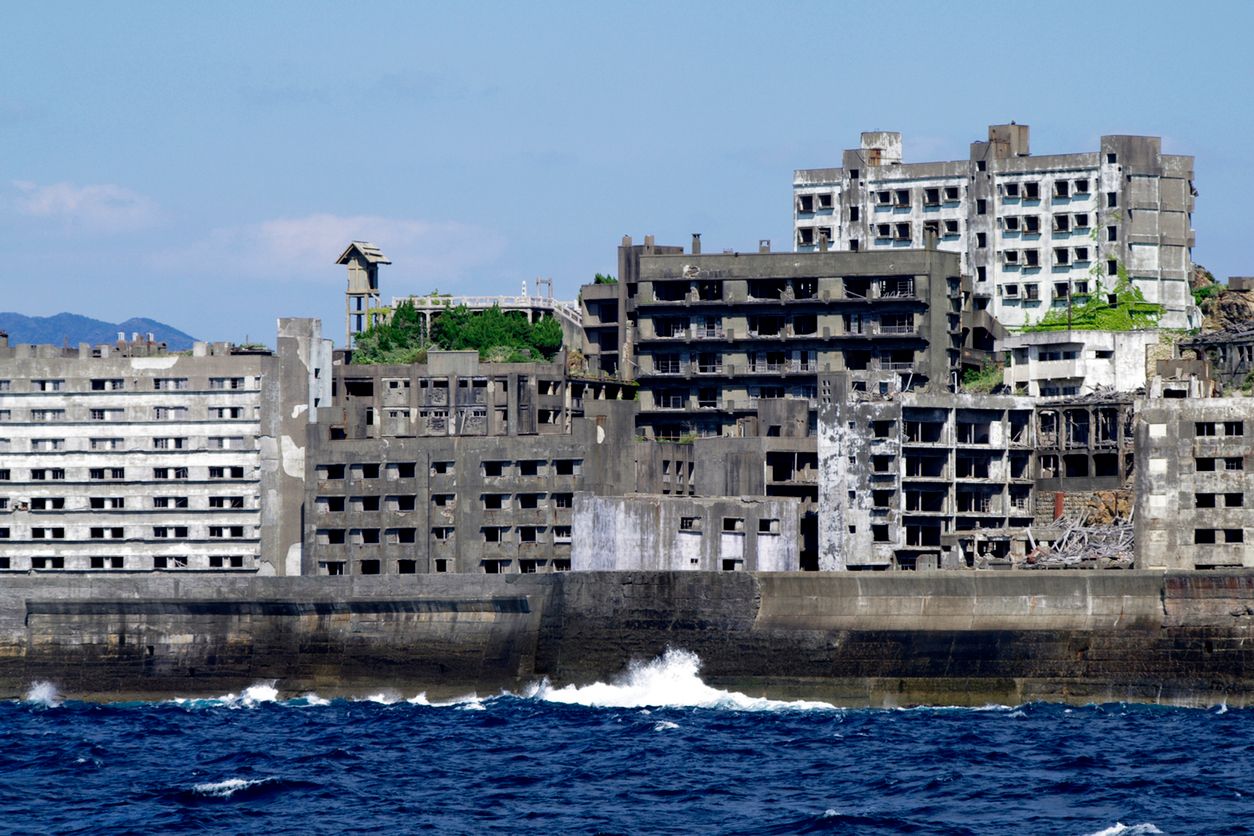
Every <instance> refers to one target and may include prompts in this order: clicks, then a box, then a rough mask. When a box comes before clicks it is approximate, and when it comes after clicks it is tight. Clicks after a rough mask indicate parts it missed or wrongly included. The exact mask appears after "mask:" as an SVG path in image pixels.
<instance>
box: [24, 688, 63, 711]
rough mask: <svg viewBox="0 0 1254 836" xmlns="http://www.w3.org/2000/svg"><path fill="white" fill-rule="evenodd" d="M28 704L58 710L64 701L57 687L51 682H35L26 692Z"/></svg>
mask: <svg viewBox="0 0 1254 836" xmlns="http://www.w3.org/2000/svg"><path fill="white" fill-rule="evenodd" d="M25 701H26V702H28V703H32V704H34V705H39V706H43V707H44V708H56V707H57V706H58V705H60V704H61V703H62V702H63V700H62V699H61V693H60V692H59V691H57V686H55V685H53V684H52V683H51V682H33V683H31V686H30V688H28V689H27V691H26V699H25Z"/></svg>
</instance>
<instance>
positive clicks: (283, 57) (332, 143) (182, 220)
mask: <svg viewBox="0 0 1254 836" xmlns="http://www.w3.org/2000/svg"><path fill="white" fill-rule="evenodd" d="M4 17H5V30H6V38H5V41H6V43H5V48H4V49H3V50H2V51H0V174H2V176H0V249H2V250H3V258H2V259H0V264H2V265H3V266H0V288H3V290H4V298H3V301H0V309H3V310H15V311H18V312H21V313H26V314H32V315H46V314H53V313H57V312H59V311H62V310H70V311H73V312H76V313H83V314H87V315H90V316H96V317H100V318H102V319H108V320H114V321H116V320H121V319H124V318H126V317H129V316H150V317H153V318H155V319H159V320H162V321H165V322H168V323H170V324H171V325H174V326H176V327H179V328H182V329H183V330H185V331H188V332H189V333H192V334H194V335H196V336H198V337H204V338H210V339H235V340H241V339H243V338H244V337H245V336H249V337H251V338H252V339H254V340H257V339H260V340H262V341H267V342H269V341H272V340H273V335H274V320H275V318H276V317H278V316H319V317H322V318H323V320H324V322H325V323H326V325H325V332H327V333H329V334H331V335H332V336H337V335H338V338H339V339H342V333H343V301H342V292H343V285H344V275H343V273H342V272H341V271H342V268H340V267H337V266H336V265H335V264H334V260H335V257H336V256H337V255H338V254H339V252H340V250H341V249H342V248H343V245H344V244H345V243H346V242H347V241H348V240H349V239H350V238H353V237H365V238H367V239H370V240H373V241H375V242H376V243H377V244H379V245H380V247H382V248H383V250H384V252H386V253H387V254H388V255H389V256H390V257H391V258H392V260H393V261H394V264H393V265H392V266H391V267H387V268H384V272H383V273H382V284H383V291H384V296H385V298H390V297H391V296H392V295H394V294H401V293H408V292H419V293H425V292H430V291H431V290H433V289H437V288H438V289H439V290H441V291H446V292H450V291H451V292H461V293H498V292H511V293H513V292H517V289H518V288H519V287H520V285H521V283H522V282H523V281H524V280H527V281H532V280H534V279H535V277H537V276H550V277H552V278H553V280H554V283H555V286H556V290H557V292H558V294H559V295H561V296H566V297H573V296H574V295H575V291H576V288H577V286H578V285H579V284H580V283H581V282H584V281H587V280H589V279H590V278H591V276H592V275H593V274H594V273H596V272H610V271H613V269H614V266H615V247H616V245H617V242H618V240H619V238H620V237H621V236H622V235H623V234H630V235H632V236H634V237H636V238H637V239H639V238H640V237H641V236H643V235H644V234H645V233H654V234H655V235H656V236H657V238H658V240H659V242H667V243H681V244H686V243H687V242H688V239H689V235H690V234H691V233H692V232H701V233H703V241H704V242H705V245H706V248H707V249H716V250H717V249H722V248H725V247H735V248H737V249H751V248H754V247H755V246H756V243H757V241H758V239H759V238H770V239H772V240H773V241H774V242H775V245H776V247H777V248H786V247H788V246H789V241H790V225H791V193H790V184H791V178H792V170H793V169H794V168H808V167H821V166H834V165H839V162H840V153H841V150H842V149H844V148H848V147H854V146H856V145H857V143H858V134H859V132H860V131H863V130H873V129H874V130H899V131H902V132H903V133H904V134H905V154H906V158H907V160H910V161H922V160H929V159H961V158H965V156H966V154H967V145H968V143H969V142H971V141H972V140H975V139H980V138H982V137H983V135H984V133H985V130H986V126H987V125H988V124H991V123H999V122H1005V121H1009V120H1011V119H1014V120H1017V121H1019V122H1021V123H1027V124H1030V125H1031V126H1032V150H1033V152H1035V153H1051V152H1052V153H1061V152H1069V151H1084V150H1095V149H1096V148H1097V142H1098V137H1100V136H1101V135H1102V134H1104V133H1130V134H1153V135H1159V136H1162V137H1163V147H1164V150H1165V151H1166V152H1168V153H1177V154H1193V155H1196V157H1197V164H1196V169H1197V181H1196V182H1197V187H1198V189H1199V191H1200V192H1201V195H1200V197H1199V198H1198V202H1197V211H1196V212H1195V214H1194V227H1195V229H1196V230H1197V246H1196V248H1195V250H1194V258H1195V260H1196V261H1198V262H1200V263H1202V264H1205V265H1206V266H1207V267H1208V268H1210V269H1211V270H1213V271H1214V272H1215V273H1216V275H1218V276H1221V277H1225V276H1228V275H1233V274H1235V275H1242V274H1246V273H1254V254H1252V253H1251V252H1250V250H1249V248H1248V247H1247V246H1246V239H1247V237H1248V235H1249V223H1250V221H1249V217H1250V213H1249V211H1248V206H1249V196H1250V194H1251V192H1252V190H1254V174H1252V173H1251V169H1252V161H1254V140H1252V137H1254V117H1252V105H1251V99H1250V89H1251V82H1252V81H1254V63H1251V62H1250V61H1249V60H1248V57H1246V54H1245V53H1246V43H1245V42H1246V41H1247V40H1248V37H1249V33H1250V32H1251V31H1254V5H1252V4H1246V3H1224V4H1218V3H1215V4H1205V3H1198V4H1191V5H1188V4H1181V3H1155V2H1139V3H1114V2H1103V3H1065V2H1051V3H1036V4H1019V3H1005V4H998V5H990V4H983V3H982V4H967V5H963V4H940V3H913V2H897V3H856V4H855V3H804V4H799V3H772V4H751V3H735V2H720V3H687V4H681V3H673V2H672V3H628V4H616V5H614V6H613V7H610V6H609V5H608V4H596V3H569V4H565V3H559V4H541V3H501V4H498V3H492V2H479V3H475V4H464V5H454V4H434V3H432V4H418V3H364V4H355V5H354V6H352V7H351V8H350V7H348V6H346V5H344V4H330V3H325V4H324V3H312V2H310V3H299V4H298V3H279V2H269V3H247V4H245V3H213V4H210V3H203V4H176V3H139V2H132V3H119V4H107V3H54V4H37V3H23V4H17V3H10V4H7V5H6V10H5V15H4Z"/></svg>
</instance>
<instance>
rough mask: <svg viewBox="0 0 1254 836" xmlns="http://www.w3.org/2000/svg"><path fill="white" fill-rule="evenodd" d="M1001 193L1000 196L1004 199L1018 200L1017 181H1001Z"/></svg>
mask: <svg viewBox="0 0 1254 836" xmlns="http://www.w3.org/2000/svg"><path fill="white" fill-rule="evenodd" d="M1001 194H1002V197H1003V198H1005V199H1006V200H1018V199H1019V184H1018V183H1003V184H1002V187H1001Z"/></svg>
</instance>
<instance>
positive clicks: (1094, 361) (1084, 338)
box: [998, 331, 1163, 398]
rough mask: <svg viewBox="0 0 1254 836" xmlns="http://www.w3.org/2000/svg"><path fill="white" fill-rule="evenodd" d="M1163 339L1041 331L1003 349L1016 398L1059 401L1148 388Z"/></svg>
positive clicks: (1013, 339) (1145, 334) (1012, 338)
mask: <svg viewBox="0 0 1254 836" xmlns="http://www.w3.org/2000/svg"><path fill="white" fill-rule="evenodd" d="M1162 341H1163V334H1162V333H1161V332H1159V331H1037V332H1024V333H1019V334H1010V335H1008V336H1007V337H1005V339H1003V340H1001V341H1000V342H999V343H998V347H999V348H1000V349H1002V350H1004V351H1005V352H1006V354H1007V359H1008V362H1007V364H1006V368H1005V373H1004V379H1005V382H1006V386H1008V387H1010V389H1011V390H1012V391H1013V392H1014V393H1015V394H1016V395H1029V396H1031V397H1042V398H1058V397H1068V396H1072V395H1088V394H1091V393H1092V392H1093V391H1094V390H1096V389H1099V388H1109V389H1114V390H1117V391H1119V392H1135V391H1136V390H1138V389H1143V388H1145V384H1146V382H1147V381H1148V380H1149V378H1150V377H1151V376H1152V375H1153V373H1154V361H1155V360H1157V357H1156V356H1155V355H1154V353H1153V352H1152V351H1151V349H1152V348H1153V347H1156V346H1158V345H1160V343H1161V342H1162Z"/></svg>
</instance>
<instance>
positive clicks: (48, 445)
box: [30, 438, 65, 453]
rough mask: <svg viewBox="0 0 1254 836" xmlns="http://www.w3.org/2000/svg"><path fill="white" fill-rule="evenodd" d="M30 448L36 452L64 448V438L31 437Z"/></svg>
mask: <svg viewBox="0 0 1254 836" xmlns="http://www.w3.org/2000/svg"><path fill="white" fill-rule="evenodd" d="M30 449H32V450H34V451H35V452H38V453H47V452H51V451H53V450H64V449H65V439H64V438H33V439H31V442H30Z"/></svg>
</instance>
